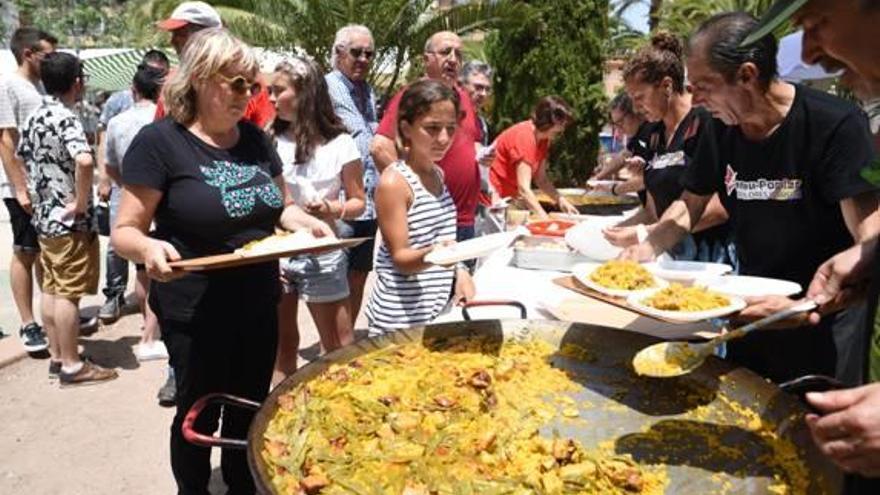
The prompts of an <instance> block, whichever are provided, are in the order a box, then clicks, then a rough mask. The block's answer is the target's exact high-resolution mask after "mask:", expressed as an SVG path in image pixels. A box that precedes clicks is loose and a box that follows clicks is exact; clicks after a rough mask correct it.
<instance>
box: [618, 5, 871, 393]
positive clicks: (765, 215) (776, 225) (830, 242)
mask: <svg viewBox="0 0 880 495" xmlns="http://www.w3.org/2000/svg"><path fill="white" fill-rule="evenodd" d="M756 25H757V21H756V20H755V19H754V18H753V17H752V16H750V15H748V14H744V13H729V14H721V15H718V16H715V17H713V18H711V19H709V20H708V21H706V22H705V23H704V24H703V25H702V26H701V27H700V28H699V29H698V30H697V32H696V33H695V34H694V36H693V37H692V39H691V40H690V43H689V47H688V48H689V57H688V75H689V79H690V83H691V85H692V91H693V98H694V103H695V104H698V105H702V106H705V107H706V108H708V109H709V110H710V111H711V112H712V114H713V116H715V117H716V118H718V119H720V120H721V121H722V122H724V124H726V125H720V124H718V125H716V126H715V128H714V129H712V130H711V131H712V132H706V133H705V136H704V137H703V138H702V139H701V140H700V143H699V144H698V145H697V150H696V152H695V155H694V158H693V160H694V166H693V167H691V169H690V171H689V173H688V175H687V176H686V177H685V180H684V185H685V192H684V193H683V194H682V197H681V199H679V200H678V201H676V202H675V203H673V205H672V206H671V207H669V208H668V209H667V211H666V213H665V214H664V215H663V218H662V219H661V220H660V222H659V223H658V225H657V227H656V228H655V229H654V230H653V231H652V232H651V234H650V235H649V237H648V239H647V240H646V241H645V242H644V243H642V244H640V245H637V246H633V247H631V248H629V249H628V250H627V251H626V252H625V253H624V255H625V256H626V257H629V258H635V259H642V260H644V259H650V258H653V257H654V256H656V255H657V254H660V253H661V252H664V251H666V250H667V249H669V248H671V247H672V246H674V245H675V244H676V243H677V242H678V240H679V239H680V238H681V237H682V236H684V235H685V234H686V233H687V232H688V231H689V230H690V228H691V226H692V225H696V224H697V222H698V221H699V219H700V217H701V215H702V214H703V211H704V209H705V207H706V204H707V203H708V202H709V199H710V198H711V196H712V194H713V193H716V192H717V193H718V194H719V196H720V197H721V200H722V202H723V203H724V205H725V207H726V209H727V211H728V212H729V213H730V217H731V224H732V227H733V229H734V236H735V242H736V248H737V255H738V257H739V261H740V272H741V273H742V274H744V275H756V276H763V277H772V278H779V279H785V280H791V281H794V282H797V283H799V284H801V286H803V287H804V288H806V287H807V286H808V285H809V283H810V281H811V279H812V277H813V274H814V272H815V271H816V268H817V267H818V266H819V265H820V264H821V263H822V262H824V261H825V260H826V259H828V258H829V257H830V256H831V255H833V254H834V253H837V252H839V251H842V250H844V249H846V248H847V247H849V246H852V245H853V243H854V241H860V240H863V239H866V238H868V237H871V236H872V235H876V232H877V231H878V230H880V228H878V226H880V213H878V211H877V199H876V195H875V188H874V186H872V185H871V184H870V183H868V182H867V181H866V180H864V179H863V178H862V177H861V176H860V175H859V172H860V170H861V169H862V168H864V167H865V166H866V165H867V164H868V163H870V162H871V161H872V160H873V151H872V147H871V141H870V135H869V131H868V127H867V121H866V119H865V117H864V114H863V113H862V112H861V111H860V110H859V109H858V108H856V107H855V106H853V105H851V104H849V103H846V102H844V101H843V100H840V99H838V98H835V97H832V96H830V95H827V94H825V93H820V92H818V91H814V90H812V89H809V88H806V87H802V86H796V85H792V84H788V83H785V82H782V81H780V80H778V79H777V78H776V50H777V44H776V40H775V39H774V38H773V37H772V35H768V36H764V37H763V38H761V40H759V41H758V42H756V43H755V44H753V45H750V46H748V47H741V46H740V44H741V43H742V41H743V40H744V39H745V37H746V36H747V35H748V34H749V32H751V31H752V30H753V29H754V28H755V26H756ZM748 302H749V303H750V306H749V307H748V308H747V309H746V310H744V311H743V313H742V315H743V317H744V318H758V317H761V316H765V315H766V314H769V313H771V312H774V311H777V310H779V309H782V308H784V307H786V306H788V305H790V304H791V300H789V299H788V298H783V297H766V298H760V299H752V300H750V301H748ZM863 311H864V308H863V307H861V308H854V309H852V310H847V311H843V312H840V313H836V314H833V315H829V316H827V317H825V318H823V320H822V322H821V323H819V325H817V326H815V327H813V326H807V327H801V328H797V329H789V330H774V331H764V332H756V333H754V334H752V335H750V336H749V337H747V338H745V339H742V340H740V341H736V342H734V343H731V345H730V346H729V347H728V357H729V358H731V359H733V360H734V361H737V362H738V363H740V364H743V365H745V366H747V367H749V368H751V369H753V370H754V371H757V372H758V373H760V374H762V375H763V376H765V377H767V378H770V379H771V380H773V381H776V382H782V381H785V380H789V379H791V378H794V377H798V376H801V375H805V374H812V373H820V374H827V375H836V376H837V377H838V378H841V379H843V380H845V381H849V382H853V383H857V382H858V381H859V380H860V378H861V370H860V367H859V366H858V364H857V363H858V358H857V357H856V356H857V355H858V352H860V350H861V348H862V347H863V346H864V339H861V340H859V339H858V338H856V337H857V336H858V335H859V332H858V327H859V323H860V322H859V319H860V317H861V316H862V315H863ZM832 329H833V330H834V331H833V332H832ZM853 363H855V364H853Z"/></svg>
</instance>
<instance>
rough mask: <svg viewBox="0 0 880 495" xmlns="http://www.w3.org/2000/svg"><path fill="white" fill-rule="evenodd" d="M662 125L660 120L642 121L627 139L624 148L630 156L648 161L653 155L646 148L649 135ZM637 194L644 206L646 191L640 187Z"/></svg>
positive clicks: (646, 196)
mask: <svg viewBox="0 0 880 495" xmlns="http://www.w3.org/2000/svg"><path fill="white" fill-rule="evenodd" d="M662 125H663V123H662V122H660V123H658V122H642V123H641V125H639V128H638V130H637V131H636V135H635V136H633V137H631V138H629V140H627V142H626V150H627V151H629V152H630V154H631V155H632V156H634V157H639V158H641V159H642V160H645V163H648V162H649V161H650V160H651V156H653V153H652V152H651V150H650V149H648V143H650V142H651V136H652V135H654V134H656V133H657V129H658V126H662ZM638 194H639V201H641V203H642V205H643V206H644V205H645V204H646V203H647V200H648V193H647V192H646V191H645V189H642V190H641V191H639V192H638Z"/></svg>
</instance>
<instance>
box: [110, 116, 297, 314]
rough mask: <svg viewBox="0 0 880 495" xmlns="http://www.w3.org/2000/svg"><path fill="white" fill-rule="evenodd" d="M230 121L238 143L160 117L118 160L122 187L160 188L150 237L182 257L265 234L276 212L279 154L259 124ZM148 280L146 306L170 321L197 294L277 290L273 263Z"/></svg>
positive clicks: (257, 296) (220, 296)
mask: <svg viewBox="0 0 880 495" xmlns="http://www.w3.org/2000/svg"><path fill="white" fill-rule="evenodd" d="M238 126H239V131H240V137H239V140H238V142H237V143H236V144H235V145H234V146H233V147H231V148H228V149H220V148H216V147H214V146H211V145H209V144H207V143H205V142H204V141H202V140H201V139H199V138H198V137H197V136H195V135H194V134H193V133H191V132H190V131H189V130H188V129H187V128H186V127H184V126H182V125H180V124H178V123H177V122H174V121H173V120H171V119H170V118H166V119H163V120H160V121H158V122H155V123H153V124H150V125H148V126H146V127H144V128H143V129H142V130H141V132H140V133H138V135H137V136H136V137H135V138H134V140H133V141H132V143H131V146H130V147H129V149H128V151H127V152H126V154H125V157H124V158H123V166H122V176H123V182H124V184H125V185H126V186H134V185H136V186H145V187H148V188H150V189H155V190H157V191H161V192H162V199H161V200H160V201H159V204H158V206H157V208H156V213H155V215H154V221H155V227H156V229H155V232H154V233H153V234H152V235H153V236H154V237H156V238H159V239H162V240H165V241H168V242H169V243H171V244H172V245H173V246H174V247H175V248H176V249H177V250H178V251H179V252H180V255H181V256H182V257H183V258H184V259H186V258H192V257H198V256H207V255H213V254H222V253H229V252H232V251H234V250H235V249H237V248H239V247H241V246H243V245H244V244H246V243H248V242H250V241H254V240H257V239H261V238H263V237H266V236H269V235H272V234H273V233H274V230H275V225H276V224H277V223H278V219H279V217H280V216H281V211H282V209H283V206H284V205H283V195H282V193H281V191H280V190H279V189H278V187H277V186H276V185H275V183H274V182H273V178H275V177H278V176H279V175H281V160H280V159H279V158H278V154H277V153H276V152H275V148H274V147H273V146H272V143H271V141H270V140H269V138H268V136H266V134H264V133H263V132H262V131H261V130H259V129H258V128H257V127H255V126H254V125H253V124H250V123H247V122H240V123H239V124H238ZM153 286H154V287H155V289H151V291H150V292H151V294H150V302H151V304H153V309H154V310H156V312H157V313H158V314H159V316H160V318H164V319H171V320H175V321H189V320H190V319H191V318H192V317H193V316H194V314H195V312H196V310H197V308H198V306H199V303H200V301H201V300H202V299H203V298H205V299H208V300H211V301H214V302H215V303H216V301H218V300H219V301H230V303H233V301H234V304H246V305H253V304H258V305H259V306H260V307H262V306H263V305H267V307H269V306H272V305H274V304H275V303H276V302H277V298H278V294H279V293H280V285H279V281H278V263H277V262H269V263H260V264H256V265H250V266H244V267H240V268H229V269H221V270H212V271H209V272H205V273H192V274H189V275H187V276H185V277H183V278H181V279H178V280H174V281H172V282H167V283H156V284H154V285H153ZM209 310H210V308H209Z"/></svg>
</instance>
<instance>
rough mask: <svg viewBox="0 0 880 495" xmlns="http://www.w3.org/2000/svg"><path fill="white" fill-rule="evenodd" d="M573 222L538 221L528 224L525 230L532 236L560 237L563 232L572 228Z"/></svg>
mask: <svg viewBox="0 0 880 495" xmlns="http://www.w3.org/2000/svg"><path fill="white" fill-rule="evenodd" d="M574 226H575V223H574V222H569V221H566V220H539V221H537V222H529V223H528V224H526V228H527V229H529V232H531V233H532V235H543V236H554V237H562V236H564V235H565V231H566V230H568V229H570V228H572V227H574Z"/></svg>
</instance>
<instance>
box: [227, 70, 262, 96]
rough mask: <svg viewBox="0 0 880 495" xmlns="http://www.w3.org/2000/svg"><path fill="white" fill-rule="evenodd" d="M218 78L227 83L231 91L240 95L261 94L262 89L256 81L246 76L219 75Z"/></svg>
mask: <svg viewBox="0 0 880 495" xmlns="http://www.w3.org/2000/svg"><path fill="white" fill-rule="evenodd" d="M217 77H219V78H220V79H222V80H223V81H224V82H226V84H228V85H229V89H231V90H232V91H235V92H236V93H239V94H243V93H248V94H252V95H253V94H257V93H259V92H260V89H261V88H260V85H259V84H258V83H257V82H256V81H251V80H249V79H247V78H246V77H244V76H235V77H226V76H224V75H223V74H217Z"/></svg>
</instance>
